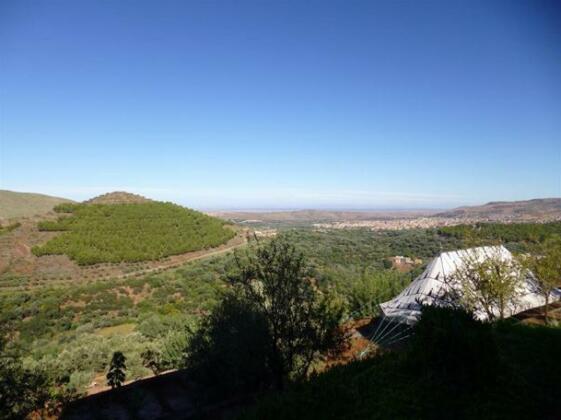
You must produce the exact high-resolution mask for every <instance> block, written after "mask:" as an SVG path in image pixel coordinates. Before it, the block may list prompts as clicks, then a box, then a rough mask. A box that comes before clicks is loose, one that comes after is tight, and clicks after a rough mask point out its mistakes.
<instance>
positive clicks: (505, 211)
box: [436, 198, 561, 221]
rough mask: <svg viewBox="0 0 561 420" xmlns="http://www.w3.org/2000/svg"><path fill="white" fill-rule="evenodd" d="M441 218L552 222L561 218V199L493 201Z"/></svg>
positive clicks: (442, 214) (445, 214)
mask: <svg viewBox="0 0 561 420" xmlns="http://www.w3.org/2000/svg"><path fill="white" fill-rule="evenodd" d="M436 216H440V217H456V218H466V219H468V218H469V219H483V220H498V221H500V220H519V221H524V220H528V221H531V220H552V219H559V218H561V198H538V199H534V200H525V201H492V202H490V203H487V204H484V205H482V206H471V207H458V208H456V209H452V210H449V211H445V212H442V213H437V214H436Z"/></svg>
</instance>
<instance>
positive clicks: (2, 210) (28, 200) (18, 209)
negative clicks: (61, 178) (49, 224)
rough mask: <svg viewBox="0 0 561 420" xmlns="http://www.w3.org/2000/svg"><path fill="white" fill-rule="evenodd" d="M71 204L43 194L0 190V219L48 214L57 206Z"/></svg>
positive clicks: (68, 201) (69, 201)
mask: <svg viewBox="0 0 561 420" xmlns="http://www.w3.org/2000/svg"><path fill="white" fill-rule="evenodd" d="M71 202H72V200H68V199H66V198H60V197H52V196H49V195H44V194H35V193H24V192H16V191H7V190H0V219H14V218H18V217H31V216H37V215H41V214H45V213H48V212H49V211H51V210H53V207H54V206H56V205H57V204H61V203H71Z"/></svg>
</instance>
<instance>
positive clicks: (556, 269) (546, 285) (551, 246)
mask: <svg viewBox="0 0 561 420" xmlns="http://www.w3.org/2000/svg"><path fill="white" fill-rule="evenodd" d="M522 263H523V264H524V266H525V267H527V268H528V269H529V270H530V271H531V272H532V273H533V275H534V279H535V281H536V283H537V286H538V289H539V291H540V292H541V294H542V295H543V297H544V299H545V306H544V318H545V323H546V324H548V323H549V301H550V298H551V293H552V292H553V290H554V289H555V288H557V287H559V285H560V284H561V237H559V236H555V237H552V238H550V239H548V240H546V241H545V242H544V243H543V244H541V245H539V246H538V247H536V248H535V249H534V253H532V254H528V255H525V256H523V257H522Z"/></svg>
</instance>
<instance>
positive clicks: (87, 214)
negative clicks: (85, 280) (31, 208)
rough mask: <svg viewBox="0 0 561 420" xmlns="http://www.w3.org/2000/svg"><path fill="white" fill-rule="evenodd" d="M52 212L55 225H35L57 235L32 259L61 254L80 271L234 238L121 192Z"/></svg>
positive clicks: (209, 222)
mask: <svg viewBox="0 0 561 420" xmlns="http://www.w3.org/2000/svg"><path fill="white" fill-rule="evenodd" d="M131 200H133V201H132V202H131ZM99 202H103V203H111V204H98V203H99ZM55 211H57V212H59V213H60V214H61V216H60V217H59V218H58V220H45V221H42V222H40V223H39V230H40V231H47V232H62V233H61V234H60V235H58V236H56V237H54V238H52V239H50V240H49V241H48V242H47V243H45V244H43V245H39V246H35V247H34V248H33V253H34V254H35V255H37V256H42V255H63V254H64V255H67V256H68V257H70V258H71V259H72V260H74V261H75V262H77V263H78V264H79V265H91V264H96V263H119V262H140V261H150V260H159V259H161V258H164V257H168V256H172V255H178V254H183V253H187V252H193V251H199V250H203V249H208V248H214V247H217V246H219V245H222V244H224V243H225V242H227V241H228V240H230V239H232V238H233V237H234V236H235V232H234V230H232V229H230V228H228V227H226V226H224V221H223V220H221V219H218V218H216V217H211V216H208V215H205V214H203V213H200V212H198V211H195V210H191V209H187V208H185V207H181V206H179V205H176V204H172V203H162V202H157V201H151V200H148V199H145V198H143V197H140V196H135V195H133V194H128V193H122V192H119V193H112V194H107V195H103V196H101V197H97V198H94V199H92V200H89V201H87V202H85V203H81V204H71V205H60V206H57V207H56V208H55Z"/></svg>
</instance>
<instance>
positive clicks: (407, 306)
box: [380, 246, 545, 325]
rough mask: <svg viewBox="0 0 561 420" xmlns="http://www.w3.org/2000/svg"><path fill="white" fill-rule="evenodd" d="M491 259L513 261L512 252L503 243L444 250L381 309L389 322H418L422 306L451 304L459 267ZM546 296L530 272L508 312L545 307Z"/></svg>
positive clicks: (484, 316)
mask: <svg viewBox="0 0 561 420" xmlns="http://www.w3.org/2000/svg"><path fill="white" fill-rule="evenodd" d="M488 258H499V259H500V260H502V261H512V260H513V257H512V254H511V253H510V252H509V251H508V250H507V249H506V248H505V247H503V246H492V247H479V248H470V249H466V250H459V251H452V252H444V253H442V254H440V255H439V256H438V257H437V258H435V259H434V260H433V261H432V262H431V263H430V264H429V265H428V266H427V268H426V270H425V271H424V272H423V273H422V274H421V275H420V276H419V277H417V278H416V279H415V280H413V282H412V283H411V284H410V285H409V286H407V287H406V288H405V289H404V290H403V291H402V292H401V293H400V294H399V295H398V296H396V297H395V298H394V299H392V300H390V301H388V302H384V303H382V304H380V308H381V309H382V312H383V314H384V316H385V317H386V318H388V321H393V322H399V323H405V324H410V325H411V324H415V323H416V322H417V321H418V320H419V317H420V315H421V307H422V305H439V306H450V305H453V304H455V303H458V302H451V301H450V300H449V299H450V296H451V295H452V296H453V295H454V294H453V293H450V292H453V291H456V292H457V291H459V286H460V284H459V283H460V282H459V280H458V279H457V278H455V274H456V273H457V272H458V270H459V269H462V268H465V267H466V264H467V262H468V261H478V262H481V261H484V260H485V259H488ZM544 304H545V299H544V298H543V296H541V295H540V294H539V293H538V288H537V285H536V283H535V280H534V278H533V276H532V274H531V273H529V274H528V275H527V276H526V278H525V279H524V281H523V282H522V285H521V290H520V293H519V297H518V299H517V300H516V303H512V304H511V305H510V306H509V307H508V309H507V315H508V316H510V315H514V314H516V313H518V312H522V311H525V310H527V309H530V308H535V307H537V306H542V305H544ZM475 316H476V317H477V318H478V319H481V320H485V319H487V313H485V312H484V311H483V310H476V311H475Z"/></svg>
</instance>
